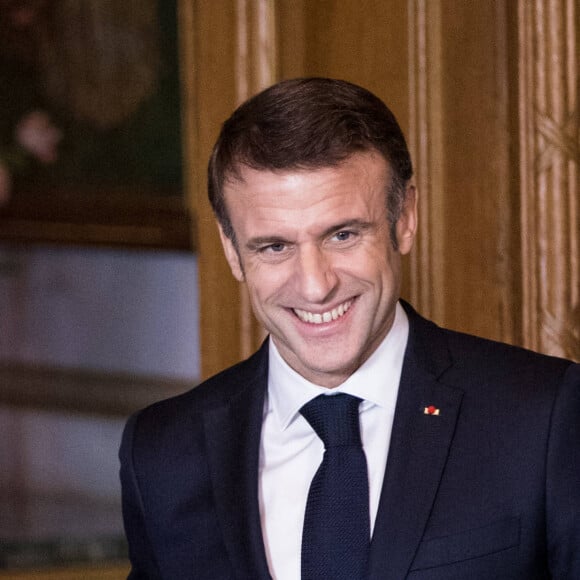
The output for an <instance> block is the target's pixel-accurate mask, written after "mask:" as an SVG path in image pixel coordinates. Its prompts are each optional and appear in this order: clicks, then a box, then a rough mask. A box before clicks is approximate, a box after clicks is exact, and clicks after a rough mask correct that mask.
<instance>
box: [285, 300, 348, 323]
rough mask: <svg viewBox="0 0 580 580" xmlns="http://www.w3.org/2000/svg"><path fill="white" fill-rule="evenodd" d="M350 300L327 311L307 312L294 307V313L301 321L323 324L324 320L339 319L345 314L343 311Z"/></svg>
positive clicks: (346, 308)
mask: <svg viewBox="0 0 580 580" xmlns="http://www.w3.org/2000/svg"><path fill="white" fill-rule="evenodd" d="M351 304H352V300H348V301H347V302H344V303H343V304H341V305H340V306H337V307H336V308H333V309H332V310H328V311H327V312H308V311H306V310H300V309H298V308H294V313H295V314H296V316H298V318H300V320H302V322H308V323H310V324H324V323H326V322H332V321H333V320H337V319H339V318H340V317H341V316H343V315H344V314H345V312H346V311H347V310H348V309H349V308H350V306H351Z"/></svg>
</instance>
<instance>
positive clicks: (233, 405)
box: [204, 347, 270, 580]
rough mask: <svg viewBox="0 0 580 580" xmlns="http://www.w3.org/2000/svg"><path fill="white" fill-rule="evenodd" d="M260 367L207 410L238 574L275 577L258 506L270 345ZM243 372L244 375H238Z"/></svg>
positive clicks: (217, 484) (219, 499) (223, 518)
mask: <svg viewBox="0 0 580 580" xmlns="http://www.w3.org/2000/svg"><path fill="white" fill-rule="evenodd" d="M255 357H256V359H257V361H258V365H257V372H254V373H248V376H242V377H241V378H239V379H236V382H238V387H239V391H238V394H237V395H235V396H233V397H232V399H231V401H229V402H228V404H225V405H222V406H220V407H218V408H216V409H213V410H211V411H209V412H207V413H206V414H205V415H204V426H205V432H206V446H207V452H208V459H209V465H210V472H211V478H212V484H213V489H214V495H215V505H216V510H217V512H218V518H219V521H220V525H221V529H222V533H223V537H224V543H225V546H226V550H227V552H228V555H229V557H230V560H231V562H232V568H233V570H234V571H235V574H236V577H237V578H252V579H256V580H262V579H269V578H270V574H269V572H268V565H267V561H266V555H265V550H264V542H263V539H262V531H261V524H260V511H259V505H258V467H259V466H258V462H259V448H260V432H261V428H262V416H263V409H264V396H265V392H266V383H267V348H266V347H263V348H262V349H261V350H260V351H259V352H258V354H257V355H255ZM237 376H239V375H237Z"/></svg>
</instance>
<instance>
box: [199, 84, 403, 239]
mask: <svg viewBox="0 0 580 580" xmlns="http://www.w3.org/2000/svg"><path fill="white" fill-rule="evenodd" d="M373 150H375V151H378V152H379V153H380V154H381V155H382V156H383V157H384V158H385V159H386V160H387V162H388V163H389V164H390V167H391V169H392V173H393V178H392V183H391V184H390V185H389V188H388V191H387V193H386V196H387V209H388V216H389V223H390V226H391V238H392V239H393V243H394V244H395V246H396V237H395V235H394V234H395V224H396V223H397V221H398V219H399V216H400V213H401V209H402V207H403V203H404V201H405V194H406V187H407V183H408V181H409V179H410V178H411V177H412V175H413V167H412V164H411V157H410V155H409V151H408V149H407V144H406V142H405V137H404V136H403V132H402V131H401V128H400V127H399V124H398V123H397V120H396V119H395V116H394V115H393V113H392V112H391V111H390V110H389V108H388V107H387V106H386V105H385V104H384V103H383V102H382V101H381V100H380V99H379V98H378V97H376V96H375V95H373V94H372V93H371V92H370V91H368V90H366V89H364V88H362V87H359V86H357V85H354V84H352V83H349V82H346V81H341V80H335V79H327V78H317V77H313V78H299V79H293V80H287V81H282V82H280V83H277V84H275V85H273V86H271V87H269V88H267V89H265V90H264V91H262V92H261V93H258V94H257V95H255V96H254V97H252V98H251V99H249V100H247V101H246V102H245V103H243V104H242V105H240V107H238V109H236V111H234V113H233V114H232V115H231V117H230V118H229V119H228V120H227V121H226V122H225V123H224V124H223V126H222V129H221V133H220V135H219V137H218V140H217V142H216V144H215V146H214V149H213V152H212V155H211V157H210V161H209V167H208V194H209V200H210V203H211V205H212V208H213V211H214V213H215V215H216V218H217V219H218V221H219V223H220V225H221V227H222V229H223V231H224V233H225V235H226V236H228V237H229V238H230V239H231V240H232V241H233V242H234V244H235V242H236V239H235V232H234V230H233V227H232V223H231V220H230V217H229V214H228V210H227V206H226V203H225V199H224V192H223V186H224V183H225V181H226V180H227V179H231V178H234V179H236V178H239V176H240V168H241V167H242V166H247V167H251V168H253V169H258V170H272V171H276V170H293V169H294V170H297V169H319V168H323V167H331V166H336V165H338V164H340V162H342V161H344V160H345V159H346V158H347V157H349V156H350V155H352V154H353V153H355V152H359V151H373Z"/></svg>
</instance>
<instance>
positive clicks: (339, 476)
mask: <svg viewBox="0 0 580 580" xmlns="http://www.w3.org/2000/svg"><path fill="white" fill-rule="evenodd" d="M360 402H361V400H360V399H357V398H356V397H353V396H351V395H345V394H338V395H329V396H326V395H321V396H319V397H316V398H315V399H313V400H312V401H310V402H309V403H307V404H306V405H304V407H302V409H301V410H300V412H301V413H302V415H303V416H304V418H305V419H306V420H307V421H308V422H309V423H310V425H311V426H312V428H313V429H314V431H316V433H317V435H318V436H319V437H320V439H322V442H323V443H324V448H325V451H324V457H323V459H322V463H321V464H320V467H319V468H318V471H317V472H316V474H315V475H314V478H313V480H312V483H311V484H310V491H309V492H308V500H307V502H306V513H305V515H304V529H303V532H302V580H361V579H364V578H366V574H367V565H368V555H369V549H370V520H369V487H368V485H369V484H368V477H367V463H366V458H365V454H364V451H363V449H362V445H361V438H360V429H359V418H358V406H359V403H360Z"/></svg>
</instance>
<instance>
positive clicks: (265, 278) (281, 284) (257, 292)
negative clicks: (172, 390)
mask: <svg viewBox="0 0 580 580" xmlns="http://www.w3.org/2000/svg"><path fill="white" fill-rule="evenodd" d="M246 284H247V287H248V291H249V293H250V296H251V299H252V301H253V302H254V305H255V306H257V307H260V305H262V304H266V303H268V302H269V301H271V300H273V299H275V298H276V297H279V296H280V295H282V294H283V292H284V290H285V289H287V288H289V284H288V272H286V269H284V268H281V267H276V268H272V267H267V266H264V265H259V266H256V265H254V266H253V267H252V268H251V269H249V270H247V271H246Z"/></svg>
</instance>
